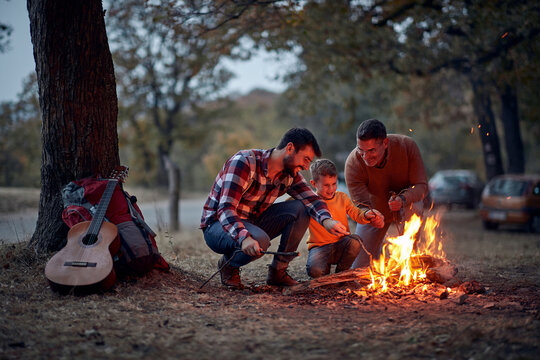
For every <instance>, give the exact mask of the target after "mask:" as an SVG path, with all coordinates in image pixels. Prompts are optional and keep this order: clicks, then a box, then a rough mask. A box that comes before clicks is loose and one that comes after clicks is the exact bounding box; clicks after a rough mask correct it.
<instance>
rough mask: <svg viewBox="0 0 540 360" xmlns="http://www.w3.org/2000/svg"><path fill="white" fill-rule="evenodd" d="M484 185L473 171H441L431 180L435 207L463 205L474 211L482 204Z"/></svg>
mask: <svg viewBox="0 0 540 360" xmlns="http://www.w3.org/2000/svg"><path fill="white" fill-rule="evenodd" d="M483 189H484V183H483V182H482V181H481V180H480V178H479V177H478V175H477V174H476V173H475V172H474V171H472V170H464V169H457V170H440V171H437V172H436V173H435V174H434V175H433V177H432V178H431V179H430V180H429V192H430V195H431V199H432V201H433V206H440V205H446V206H448V207H451V206H453V205H463V206H465V207H466V208H468V209H474V208H476V207H477V206H478V204H479V203H480V199H481V197H482V190H483Z"/></svg>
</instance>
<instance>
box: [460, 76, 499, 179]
mask: <svg viewBox="0 0 540 360" xmlns="http://www.w3.org/2000/svg"><path fill="white" fill-rule="evenodd" d="M469 80H470V81H471V85H472V89H473V108H474V112H475V115H476V118H477V120H478V125H479V129H478V130H479V131H478V132H479V134H480V139H481V140H482V150H483V152H484V165H485V168H486V169H485V170H486V180H488V181H489V180H490V179H491V178H493V177H494V176H496V175H499V174H502V173H504V170H503V166H502V158H501V147H500V143H499V135H498V133H497V125H496V123H495V116H494V115H493V110H492V108H491V98H490V95H489V91H488V90H487V88H486V86H485V84H484V81H483V80H482V79H481V78H480V77H479V76H475V75H474V74H469Z"/></svg>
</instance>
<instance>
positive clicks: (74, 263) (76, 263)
mask: <svg viewBox="0 0 540 360" xmlns="http://www.w3.org/2000/svg"><path fill="white" fill-rule="evenodd" d="M64 266H73V267H96V266H97V263H95V262H88V261H66V262H65V263H64Z"/></svg>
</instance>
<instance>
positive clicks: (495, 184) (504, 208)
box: [480, 174, 540, 232]
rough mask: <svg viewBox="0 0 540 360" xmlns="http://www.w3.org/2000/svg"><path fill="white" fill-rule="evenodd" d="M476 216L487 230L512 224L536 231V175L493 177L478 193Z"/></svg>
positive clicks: (539, 180) (539, 225)
mask: <svg viewBox="0 0 540 360" xmlns="http://www.w3.org/2000/svg"><path fill="white" fill-rule="evenodd" d="M480 216H481V217H482V221H483V224H484V228H486V229H489V230H495V229H497V228H498V227H499V225H500V224H515V225H521V226H524V227H525V228H526V229H527V230H529V231H531V232H540V175H512V174H506V175H499V176H495V177H494V178H493V179H491V180H490V181H489V182H488V184H487V185H486V187H485V188H484V191H483V192H482V201H481V203H480Z"/></svg>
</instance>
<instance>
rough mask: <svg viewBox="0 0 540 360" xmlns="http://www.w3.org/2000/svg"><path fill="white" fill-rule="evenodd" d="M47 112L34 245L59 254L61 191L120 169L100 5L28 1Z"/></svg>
mask: <svg viewBox="0 0 540 360" xmlns="http://www.w3.org/2000/svg"><path fill="white" fill-rule="evenodd" d="M28 13H29V16H30V34H31V38H32V44H33V47H34V59H35V62H36V73H37V81H38V87H39V104H40V108H41V111H42V118H43V125H42V131H41V134H42V144H43V150H42V160H41V195H40V203H39V214H38V221H37V226H36V230H35V232H34V235H33V236H32V239H31V242H30V244H31V245H33V246H34V247H36V248H38V249H40V250H46V251H48V250H55V249H58V248H59V247H60V246H61V245H62V244H63V243H64V241H65V238H66V233H67V227H66V226H65V225H64V224H63V222H62V219H61V212H62V209H63V205H62V199H61V194H60V191H61V188H62V187H63V186H64V185H65V184H66V183H68V182H69V181H71V180H73V179H77V178H82V177H85V176H89V175H93V174H96V173H99V174H103V175H105V176H106V175H107V174H108V173H109V172H110V171H111V170H112V169H113V168H114V167H115V166H117V165H119V162H120V160H119V155H118V137H117V127H116V121H117V111H118V109H117V98H116V89H115V79H114V69H113V63H112V57H111V53H110V50H109V45H108V42H107V34H106V31H105V22H104V19H103V17H104V12H103V8H102V6H101V1H99V0H77V1H73V0H28Z"/></svg>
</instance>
